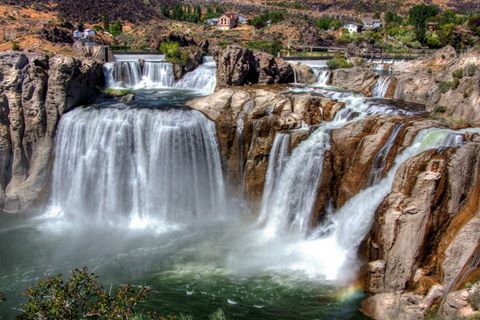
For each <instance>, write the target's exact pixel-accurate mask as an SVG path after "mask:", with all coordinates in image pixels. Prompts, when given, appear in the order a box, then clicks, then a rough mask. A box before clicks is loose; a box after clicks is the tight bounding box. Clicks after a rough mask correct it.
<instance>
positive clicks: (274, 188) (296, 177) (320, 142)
mask: <svg viewBox="0 0 480 320" xmlns="http://www.w3.org/2000/svg"><path fill="white" fill-rule="evenodd" d="M331 94H332V95H335V96H336V98H338V99H343V100H344V101H345V102H346V105H347V106H346V107H345V108H344V109H343V110H341V111H339V112H338V113H337V114H336V116H335V118H334V119H333V121H331V122H327V123H324V124H322V125H321V126H320V128H319V129H317V130H316V131H315V132H314V133H312V134H311V135H310V137H309V138H308V139H307V140H305V141H303V142H302V143H301V144H300V145H299V146H298V147H297V148H296V149H295V150H294V151H293V153H292V154H291V155H290V157H289V159H288V161H287V162H286V164H285V168H284V169H283V170H282V172H281V174H280V175H279V176H278V177H277V176H276V175H275V174H273V173H271V172H267V177H268V176H270V175H271V176H273V177H275V178H274V179H272V181H269V182H268V183H266V185H265V190H267V191H268V192H264V195H263V199H262V204H263V205H262V208H261V212H260V219H261V220H260V223H262V224H264V225H265V226H264V235H265V236H266V237H267V238H273V237H275V236H277V235H279V234H281V233H284V232H290V233H291V234H293V235H297V236H299V237H303V236H305V235H306V234H307V232H308V231H309V229H310V226H311V224H312V221H311V216H312V210H313V207H314V204H315V199H316V195H317V191H318V190H317V189H318V185H319V183H320V180H321V175H322V165H321V164H322V163H323V159H324V154H325V152H326V151H327V150H329V148H330V130H332V129H335V128H339V127H342V126H344V125H345V124H346V123H348V122H351V121H354V120H358V119H360V118H362V117H365V116H367V115H368V114H371V113H372V112H373V113H374V112H375V110H376V111H378V112H380V111H382V112H388V109H381V108H378V107H377V106H371V105H369V104H368V103H366V101H365V99H363V98H360V97H355V96H352V95H351V94H345V93H336V92H331ZM343 95H347V96H346V97H344V98H341V97H342V96H343ZM372 107H373V109H374V110H371V109H372ZM270 189H271V191H270Z"/></svg>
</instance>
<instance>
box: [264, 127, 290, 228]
mask: <svg viewBox="0 0 480 320" xmlns="http://www.w3.org/2000/svg"><path fill="white" fill-rule="evenodd" d="M289 147H290V134H288V133H278V134H277V135H276V136H275V140H274V141H273V145H272V149H271V150H270V155H269V159H268V168H267V176H266V178H265V188H264V190H263V197H262V204H261V211H260V212H261V213H262V214H264V215H265V214H266V213H267V212H268V208H269V207H270V206H271V205H272V203H270V201H272V200H273V199H272V192H273V190H275V188H276V187H277V185H276V182H278V177H279V176H280V175H281V174H282V172H283V169H284V168H285V164H286V162H287V160H288V154H289ZM266 218H267V217H266V216H261V217H260V221H264V220H265V219H266Z"/></svg>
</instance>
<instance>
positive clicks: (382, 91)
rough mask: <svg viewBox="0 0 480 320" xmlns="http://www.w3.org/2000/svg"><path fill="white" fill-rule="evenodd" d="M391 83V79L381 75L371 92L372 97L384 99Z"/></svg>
mask: <svg viewBox="0 0 480 320" xmlns="http://www.w3.org/2000/svg"><path fill="white" fill-rule="evenodd" d="M391 82H392V77H390V76H385V75H382V76H380V77H379V78H378V79H377V82H376V84H375V87H374V88H373V90H372V96H373V97H376V98H385V97H386V96H387V93H388V88H389V87H390V83H391Z"/></svg>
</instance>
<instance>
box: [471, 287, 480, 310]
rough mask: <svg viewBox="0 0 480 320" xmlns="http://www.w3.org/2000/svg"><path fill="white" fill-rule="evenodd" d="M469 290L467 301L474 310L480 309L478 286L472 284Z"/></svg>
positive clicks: (479, 289)
mask: <svg viewBox="0 0 480 320" xmlns="http://www.w3.org/2000/svg"><path fill="white" fill-rule="evenodd" d="M471 291H472V292H471V293H470V295H469V296H468V303H470V305H471V306H472V308H473V309H474V310H475V311H478V310H480V288H478V287H476V286H473V287H472V289H471Z"/></svg>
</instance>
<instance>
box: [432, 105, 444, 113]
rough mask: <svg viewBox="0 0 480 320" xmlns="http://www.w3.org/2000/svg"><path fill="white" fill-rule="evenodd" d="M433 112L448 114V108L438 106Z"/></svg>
mask: <svg viewBox="0 0 480 320" xmlns="http://www.w3.org/2000/svg"><path fill="white" fill-rule="evenodd" d="M433 112H434V113H445V112H447V107H445V106H436V107H435V108H434V109H433Z"/></svg>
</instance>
